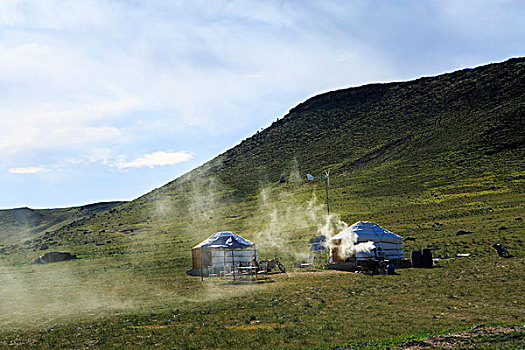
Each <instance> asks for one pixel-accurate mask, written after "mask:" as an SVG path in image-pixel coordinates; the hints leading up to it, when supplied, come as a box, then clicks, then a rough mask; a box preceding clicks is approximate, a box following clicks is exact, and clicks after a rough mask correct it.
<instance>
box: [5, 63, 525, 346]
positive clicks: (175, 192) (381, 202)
mask: <svg viewBox="0 0 525 350" xmlns="http://www.w3.org/2000/svg"><path fill="white" fill-rule="evenodd" d="M328 169H330V171H331V172H330V174H331V178H330V183H331V188H330V191H329V195H330V209H331V213H332V215H331V216H330V217H328V216H327V215H326V207H325V204H324V184H323V183H322V182H318V181H313V182H308V181H306V177H305V175H306V173H311V174H314V175H317V176H318V175H321V174H323V172H324V171H326V170H328ZM524 203H525V59H523V58H520V59H512V60H509V61H506V62H503V63H498V64H491V65H488V66H483V67H479V68H475V69H467V70H462V71H458V72H454V73H450V74H446V75H441V76H438V77H432V78H422V79H418V80H415V81H411V82H403V83H390V84H373V85H367V86H363V87H357V88H350V89H345V90H340V91H334V92H329V93H325V94H322V95H319V96H316V97H313V98H311V99H309V100H307V101H305V102H304V103H302V104H300V105H298V106H296V107H295V108H293V109H292V110H291V111H290V112H289V113H288V114H287V115H286V116H284V117H283V118H281V119H279V120H277V121H276V122H274V123H273V124H272V125H271V126H270V127H269V128H267V129H265V130H263V131H262V132H259V133H257V134H255V135H253V136H252V137H250V138H248V139H246V140H244V141H243V142H242V143H241V144H239V145H238V146H236V147H234V148H232V149H231V150H229V151H227V152H225V153H224V154H221V155H219V156H218V157H216V158H215V159H213V160H211V161H210V162H208V163H206V164H204V165H203V166H201V167H199V168H197V169H195V170H193V171H191V172H190V173H188V174H186V175H184V176H182V177H180V178H178V179H175V180H174V181H172V182H170V183H169V184H166V185H165V186H163V187H161V188H158V189H156V190H154V191H152V192H150V193H148V194H146V195H145V196H143V197H140V198H138V199H136V200H134V201H131V202H128V203H124V204H121V205H118V206H115V207H114V208H107V209H109V210H104V211H100V212H97V213H92V214H90V215H83V216H82V217H79V218H78V220H76V221H75V222H70V221H68V222H67V225H64V222H62V223H60V224H58V225H57V226H54V227H53V228H51V226H49V227H50V228H44V227H43V226H38V225H36V226H35V225H33V227H36V228H37V229H35V230H34V231H32V232H31V239H29V240H28V239H26V241H27V242H29V243H27V244H25V245H24V244H22V245H21V244H20V243H21V242H16V239H15V237H14V236H11V237H10V240H9V241H7V240H6V243H1V242H0V244H4V250H5V251H8V252H12V253H11V254H9V255H5V254H4V255H0V295H2V296H1V297H0V307H1V309H0V312H1V314H3V315H13V316H9V317H7V316H5V317H4V318H0V326H1V327H0V328H2V329H6V330H5V331H0V339H1V340H3V343H0V344H2V345H9V346H19V347H21V348H24V347H27V346H41V347H53V348H58V347H66V348H67V347H72V346H75V347H93V346H98V347H108V348H112V347H136V348H142V347H147V346H149V347H154V346H160V347H166V348H170V347H177V346H178V347H181V348H226V347H233V348H238V347H245V348H275V347H301V348H302V347H314V348H315V347H321V346H327V344H343V343H348V342H360V343H358V344H364V343H366V342H368V341H371V342H375V343H374V344H376V345H377V344H379V345H380V344H383V345H385V344H401V343H403V342H405V341H407V340H410V339H418V338H419V337H425V336H428V335H431V334H434V333H440V332H444V331H445V330H447V329H464V328H469V327H472V326H474V325H477V324H479V323H483V324H488V323H520V322H523V321H525V320H524V318H523V312H522V310H523V306H524V303H525V296H524V293H523V291H522V288H521V287H520V286H521V285H522V284H523V267H524V263H525V259H524V257H525V246H524V242H523V240H524V236H523V232H524V231H525V223H524V220H523V219H524V216H525V204H524ZM38 213H40V212H38ZM38 213H37V214H38ZM0 214H1V213H0ZM33 216H34V215H33V214H31V215H29V217H31V218H32V217H33ZM0 218H1V216H0ZM69 218H70V217H69ZM31 220H35V222H37V221H38V220H36V219H31ZM68 220H69V219H68ZM358 220H371V221H374V222H376V223H377V224H379V225H381V226H383V227H385V228H388V229H389V230H391V231H394V232H396V233H398V234H400V235H402V236H403V237H405V238H410V240H405V243H404V249H405V252H407V253H409V252H410V251H411V250H414V249H420V248H431V249H432V251H433V253H434V256H435V257H441V258H443V260H442V265H443V266H444V267H443V268H436V269H430V270H418V269H409V270H402V271H401V275H399V276H382V277H380V276H376V277H377V278H376V277H370V276H364V275H356V274H348V273H341V272H333V271H319V272H315V273H303V272H300V271H294V270H293V269H292V265H293V262H295V261H297V260H301V259H304V257H305V256H306V255H307V251H308V245H307V241H308V239H309V238H311V237H312V236H313V235H315V234H317V233H325V234H333V233H334V232H336V231H337V230H338V229H340V228H341V227H343V226H344V225H345V223H347V224H352V223H353V222H355V221H358ZM8 221H10V222H11V223H10V225H12V226H13V227H14V226H17V225H18V227H21V226H22V225H20V224H19V221H16V220H13V219H8V220H5V219H4V221H3V222H8ZM4 225H5V224H4ZM38 227H41V229H38ZM220 230H232V231H235V232H237V233H240V234H241V235H243V236H244V237H246V238H248V239H251V240H253V241H255V242H256V243H257V244H258V246H259V254H260V256H261V257H272V256H273V255H276V254H277V255H279V256H280V257H281V258H282V260H283V261H284V262H285V264H286V265H287V267H288V268H289V270H290V271H291V272H290V273H288V274H287V275H273V276H271V278H270V280H269V281H268V282H267V283H262V284H234V285H232V284H224V283H217V282H211V281H207V280H206V281H201V280H200V279H199V278H195V277H189V276H186V275H185V273H184V271H185V270H186V269H188V268H190V267H191V255H190V248H191V247H192V246H194V245H196V244H197V243H199V242H200V241H201V240H203V239H204V238H206V237H207V236H209V235H210V234H212V233H214V232H216V231H220ZM45 231H47V232H49V233H47V234H46V233H45ZM498 239H502V242H503V243H504V244H505V245H506V246H508V247H509V249H510V251H511V253H512V254H513V255H514V257H513V258H511V259H501V258H499V257H498V256H497V255H496V254H495V251H494V250H493V249H492V248H491V245H492V244H493V243H494V242H495V241H497V240H498ZM44 241H45V242H47V241H51V242H56V244H60V245H61V246H60V247H61V248H63V249H62V250H68V251H71V252H73V253H75V254H77V255H78V256H79V257H80V258H81V259H79V260H76V261H72V262H67V263H60V264H54V265H53V264H48V265H45V266H33V265H29V264H28V262H29V261H31V260H32V259H34V257H36V255H37V254H38V255H41V254H43V253H44V252H45V251H47V250H54V249H55V248H54V247H51V246H50V247H48V248H47V249H41V248H42V247H41V246H42V243H43V242H44ZM14 245H17V246H16V247H15V248H16V249H15V248H14ZM458 253H469V254H470V256H469V257H467V258H457V257H456V254H458ZM42 291H45V293H43V292H42ZM16 327H18V328H16ZM71 334H74V335H75V337H74V339H72V338H71ZM521 336H522V335H521ZM512 344H514V343H512ZM518 344H519V341H518ZM175 345H177V346H175ZM379 345H377V346H379ZM383 345H381V346H383ZM385 346H386V345H385Z"/></svg>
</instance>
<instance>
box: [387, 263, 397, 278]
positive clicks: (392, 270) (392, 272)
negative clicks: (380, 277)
mask: <svg viewBox="0 0 525 350" xmlns="http://www.w3.org/2000/svg"><path fill="white" fill-rule="evenodd" d="M386 272H387V274H389V275H397V273H396V268H395V266H394V264H393V263H390V264H388V266H387V267H386Z"/></svg>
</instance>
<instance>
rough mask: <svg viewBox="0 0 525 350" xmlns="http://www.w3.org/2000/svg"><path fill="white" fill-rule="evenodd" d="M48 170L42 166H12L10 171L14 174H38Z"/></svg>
mask: <svg viewBox="0 0 525 350" xmlns="http://www.w3.org/2000/svg"><path fill="white" fill-rule="evenodd" d="M44 171H46V169H45V168H42V167H26V168H10V169H9V172H10V173H12V174H37V173H41V172H44Z"/></svg>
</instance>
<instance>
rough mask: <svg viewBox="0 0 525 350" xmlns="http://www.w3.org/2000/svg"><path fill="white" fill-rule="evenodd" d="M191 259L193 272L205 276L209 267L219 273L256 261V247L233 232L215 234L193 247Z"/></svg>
mask: <svg viewBox="0 0 525 350" xmlns="http://www.w3.org/2000/svg"><path fill="white" fill-rule="evenodd" d="M191 258H192V268H193V270H194V271H195V272H198V271H203V273H205V274H207V271H208V268H209V267H212V268H213V270H214V271H220V270H223V269H224V266H237V265H239V263H240V264H243V265H247V264H250V263H251V262H252V261H253V259H255V260H257V259H258V256H257V245H256V244H255V243H253V242H250V241H249V240H247V239H245V238H243V237H241V236H239V235H237V234H235V233H233V232H217V233H214V234H213V235H211V236H210V237H209V238H207V239H206V240H204V241H203V242H201V243H199V244H198V245H196V246H195V247H193V248H192V249H191Z"/></svg>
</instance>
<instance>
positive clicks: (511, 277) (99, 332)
mask: <svg viewBox="0 0 525 350" xmlns="http://www.w3.org/2000/svg"><path fill="white" fill-rule="evenodd" d="M489 260H490V261H487V258H485V257H483V258H476V257H472V258H470V257H469V258H457V259H450V260H447V261H446V263H445V264H444V265H443V267H441V268H434V269H404V270H400V275H396V276H367V275H362V274H355V273H346V272H338V271H317V272H303V271H293V272H289V273H287V274H272V275H271V276H270V278H269V279H268V280H267V281H265V283H255V284H254V283H246V282H238V283H231V282H227V283H225V282H223V281H219V280H215V281H210V280H207V279H205V280H204V281H201V280H200V278H195V277H189V276H183V275H173V274H172V273H171V269H170V268H169V267H162V266H159V267H158V268H157V269H156V272H155V274H154V275H153V274H149V276H141V274H140V272H138V271H136V270H133V271H132V270H130V269H129V268H127V267H126V264H123V265H120V266H115V265H114V266H112V267H111V268H108V269H107V270H106V271H105V273H104V274H103V275H102V274H100V275H99V276H98V278H95V279H93V278H92V276H91V274H92V273H93V270H92V269H95V268H96V267H93V266H89V265H91V263H92V262H90V261H87V260H86V261H82V260H79V261H75V262H72V263H68V264H67V265H66V264H60V265H58V264H57V265H53V266H52V265H48V266H38V269H37V268H34V267H30V268H25V271H24V272H25V273H26V274H27V278H25V279H24V281H20V282H21V283H22V282H23V283H24V284H25V287H26V288H25V289H24V290H22V289H21V295H19V299H18V300H11V301H10V302H11V303H13V305H11V306H10V305H6V303H4V302H3V303H2V308H3V310H2V311H3V315H4V317H3V319H2V321H3V324H2V333H1V339H2V342H1V343H0V344H1V345H2V346H4V347H6V346H8V347H15V348H16V347H18V348H28V347H46V348H71V347H75V348H90V347H107V348H115V347H135V348H141V347H147V346H151V347H154V346H161V347H170V345H174V344H176V345H177V346H178V347H181V348H190V349H200V348H228V347H229V348H238V347H243V348H276V347H301V348H303V347H313V348H319V347H330V346H337V345H338V344H339V345H341V344H347V343H348V342H353V343H354V346H358V345H363V346H364V345H365V344H369V345H370V344H372V345H373V344H375V345H373V346H374V347H383V346H392V345H399V344H402V343H404V342H407V341H409V340H414V339H422V338H425V337H426V336H430V335H434V334H436V333H439V332H443V331H445V330H453V329H464V328H466V327H467V328H470V327H472V326H475V325H479V324H492V323H502V322H503V323H517V324H519V322H523V301H524V300H523V292H522V284H523V260H522V259H515V258H514V259H499V258H498V257H497V256H491V258H490V259H489ZM72 264H74V266H70V265H72ZM45 269H53V270H54V271H53V274H56V275H55V279H54V280H55V281H58V280H60V279H61V278H60V277H65V276H69V277H68V279H67V280H66V279H64V280H63V283H62V284H60V285H54V286H48V288H47V289H43V290H42V291H41V293H42V294H43V295H40V296H37V295H27V294H24V293H27V291H31V290H35V288H36V287H37V286H39V287H42V286H43V285H45V280H40V278H47V277H49V276H46V272H45V271H46V270H45ZM11 272H12V271H8V270H7V271H6V270H3V271H2V274H1V276H2V277H1V278H2V279H5V278H6V275H7V276H9V274H10V273H11ZM19 272H21V271H19ZM87 276H91V277H87ZM80 291H82V292H80ZM78 293H82V296H83V300H84V304H83V305H77V304H76V303H78V302H79V299H78ZM2 294H4V293H2ZM28 298H29V299H28ZM31 298H33V300H40V302H41V303H42V305H41V306H44V304H45V307H35V308H34V310H33V311H32V312H31V311H29V310H20V309H19V314H16V313H15V314H12V313H11V314H10V315H11V316H9V317H6V315H9V314H8V313H7V314H6V311H9V308H10V307H12V308H15V309H17V308H19V307H20V303H24V302H28V300H30V299H31ZM14 304H18V305H14ZM27 306H28V307H30V306H31V305H27ZM6 309H7V310H6ZM21 313H25V315H24V317H25V319H24V317H22V314H21ZM518 334H519V337H520V338H518V340H517V341H518V343H516V344H522V343H523V332H521V333H518ZM520 341H521V343H519V342H520Z"/></svg>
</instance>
